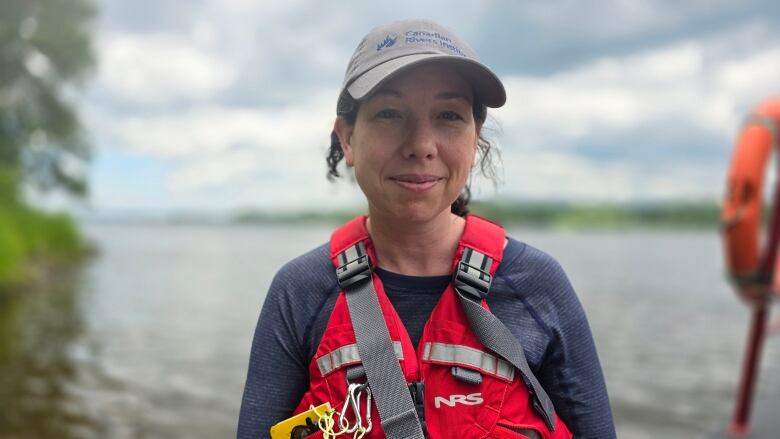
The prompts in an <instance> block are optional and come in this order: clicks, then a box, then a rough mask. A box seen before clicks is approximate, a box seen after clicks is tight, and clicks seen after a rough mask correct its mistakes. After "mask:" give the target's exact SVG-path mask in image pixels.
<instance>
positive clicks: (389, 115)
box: [374, 108, 401, 119]
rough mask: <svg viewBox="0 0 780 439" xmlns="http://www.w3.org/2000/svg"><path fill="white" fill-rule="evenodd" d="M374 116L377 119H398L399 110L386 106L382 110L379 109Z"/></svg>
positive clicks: (399, 116)
mask: <svg viewBox="0 0 780 439" xmlns="http://www.w3.org/2000/svg"><path fill="white" fill-rule="evenodd" d="M374 117H375V118H377V119H400V118H401V112H400V111H398V110H393V109H390V108H386V109H384V110H379V111H378V112H377V113H376V115H375V116H374Z"/></svg>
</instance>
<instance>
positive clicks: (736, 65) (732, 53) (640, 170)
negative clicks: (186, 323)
mask: <svg viewBox="0 0 780 439" xmlns="http://www.w3.org/2000/svg"><path fill="white" fill-rule="evenodd" d="M98 6H99V9H100V16H99V18H98V22H97V23H96V32H95V49H96V54H97V58H98V66H97V70H96V74H95V76H94V77H93V78H92V81H91V82H90V83H89V84H88V86H87V88H86V89H85V90H84V93H83V95H82V96H81V97H80V100H79V105H80V107H81V112H82V116H83V119H84V123H85V125H86V127H87V129H88V131H89V133H90V136H91V138H92V142H93V145H94V150H95V154H94V159H93V162H92V164H91V167H90V185H91V198H90V201H89V203H88V204H89V207H90V209H92V210H94V211H96V212H120V211H157V212H172V211H207V212H225V211H235V210H239V209H248V208H251V209H262V210H284V211H290V210H293V211H295V210H304V209H312V208H316V209H323V208H333V209H339V208H344V207H350V206H355V205H359V204H360V203H361V201H362V195H361V193H360V191H359V189H358V188H357V185H356V184H355V183H354V182H353V181H352V180H351V179H350V178H349V177H346V178H342V179H341V181H339V182H336V183H329V182H328V181H327V180H326V178H325V174H326V166H325V160H324V158H325V154H326V149H327V146H328V144H329V135H330V131H331V127H332V124H333V120H334V118H335V106H336V97H337V95H338V93H339V87H340V84H341V82H342V78H343V75H344V70H345V69H346V65H347V62H348V60H349V57H350V55H351V54H352V51H353V50H354V48H355V47H356V46H357V43H358V42H359V41H360V39H361V38H362V37H363V35H365V34H366V33H367V32H368V31H369V30H370V29H371V28H373V27H375V26H377V25H380V24H384V23H387V22H389V21H393V20H397V19H404V18H413V17H420V18H429V19H432V20H434V21H437V22H439V23H441V24H442V25H444V26H445V27H447V28H449V29H451V30H453V31H455V32H456V33H457V34H459V35H460V36H461V37H462V38H463V39H465V40H466V41H467V42H468V43H469V44H470V45H471V46H472V47H473V48H474V49H475V50H476V51H477V53H478V54H479V56H480V58H481V60H482V61H483V62H484V63H485V64H487V65H488V66H490V67H491V68H492V69H493V70H494V71H495V72H496V73H497V74H498V75H499V77H500V78H501V79H502V81H503V82H504V85H505V87H506V89H507V96H508V101H507V104H506V105H505V106H504V107H503V108H501V109H498V110H492V111H491V112H490V116H489V118H490V119H489V126H488V128H489V133H490V134H489V137H490V138H491V139H492V140H494V141H495V142H496V143H497V144H498V147H499V149H500V151H501V157H502V166H501V171H500V173H499V177H500V178H499V182H498V184H493V183H491V182H490V181H488V180H486V179H485V178H480V177H479V176H475V177H474V179H473V186H474V189H475V198H476V199H478V200H499V201H501V200H513V201H515V200H520V201H523V200H530V201H571V202H587V203H593V202H596V203H602V202H607V203H613V202H618V203H620V202H647V201H651V202H654V201H670V200H671V201H676V200H717V199H719V197H720V196H721V194H722V193H723V187H724V180H725V173H726V168H727V165H728V160H729V157H730V153H731V149H732V144H733V141H734V139H735V136H736V135H737V132H738V130H739V128H740V125H741V123H742V121H743V120H744V118H745V117H746V116H747V115H748V114H749V112H750V109H751V108H753V107H754V106H755V105H756V104H758V103H759V102H761V101H762V100H764V99H766V98H768V97H770V96H776V95H780V2H776V1H771V0H769V1H739V2H735V1H721V0H707V1H687V2H673V1H638V0H637V1H630V0H623V1H600V0H596V1H587V2H583V1H573V0H572V1H549V2H542V1H509V0H507V1H452V0H451V1H446V2H442V1H429V2H420V1H405V0H404V1H401V0H396V1H393V2H381V3H380V2H367V1H338V0H334V1H331V2H310V1H309V2H305V1H301V0H289V1H283V2H280V1H274V2H270V1H264V0H219V1H217V0H197V1H188V2H181V1H174V0H137V1H133V2H127V1H122V0H103V1H101V2H99V3H98Z"/></svg>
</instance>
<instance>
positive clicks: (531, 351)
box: [488, 239, 616, 439]
mask: <svg viewBox="0 0 780 439" xmlns="http://www.w3.org/2000/svg"><path fill="white" fill-rule="evenodd" d="M490 294H491V296H490V297H489V298H488V304H489V305H490V308H491V311H492V312H493V313H494V314H495V315H496V316H497V317H498V318H499V319H500V320H501V321H502V322H503V323H504V324H505V325H507V327H509V329H510V331H512V333H513V334H515V336H516V337H517V338H518V339H519V340H520V341H521V344H522V345H523V348H524V350H525V351H526V356H527V357H528V361H529V363H530V365H531V367H532V368H533V369H534V372H535V373H536V374H537V377H538V378H539V381H540V382H541V383H542V385H543V387H544V388H545V390H546V391H547V393H548V394H549V396H550V399H551V400H552V402H553V404H554V405H555V408H556V412H557V413H558V415H559V416H560V417H561V419H562V420H563V421H564V422H565V423H566V425H567V426H568V427H569V429H570V430H571V431H572V433H573V434H574V437H575V438H598V439H610V438H614V437H616V434H615V427H614V422H613V419H612V412H611V409H610V405H609V398H608V396H607V390H606V386H605V384H604V377H603V375H602V371H601V365H600V364H599V359H598V356H597V353H596V347H595V344H594V341H593V337H592V335H591V332H590V327H589V326H588V322H587V319H586V317H585V312H584V310H583V308H582V305H581V304H580V301H579V299H578V298H577V295H576V293H575V292H574V289H573V288H572V286H571V284H570V283H569V280H568V278H567V277H566V274H565V273H564V272H563V269H562V268H561V266H560V265H559V264H558V262H557V261H556V260H555V259H553V258H552V257H550V256H549V255H547V254H546V253H544V252H542V251H540V250H538V249H536V248H534V247H531V246H529V245H526V244H524V243H521V242H518V241H515V240H512V239H510V241H509V244H508V245H507V248H506V249H505V254H504V261H503V262H502V264H501V267H500V268H499V271H498V273H496V279H495V281H494V285H493V288H492V289H491V293H490Z"/></svg>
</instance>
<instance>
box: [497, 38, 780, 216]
mask: <svg viewBox="0 0 780 439" xmlns="http://www.w3.org/2000/svg"><path fill="white" fill-rule="evenodd" d="M727 37H728V36H727V35H722V36H720V37H718V39H714V40H701V41H682V42H678V43H676V44H673V45H670V46H667V47H661V48H656V49H653V50H648V51H644V52H640V53H637V54H632V55H629V56H624V57H603V58H600V59H595V60H592V61H591V62H589V63H587V64H585V65H582V66H580V67H578V68H575V69H571V70H568V71H564V72H559V73H555V74H551V75H546V76H511V77H508V78H505V84H506V86H507V90H508V95H509V101H508V105H507V106H506V107H505V108H503V109H500V110H499V111H497V112H495V114H496V115H497V118H498V120H499V121H500V122H501V125H502V127H503V131H504V136H503V138H502V139H501V140H502V144H503V145H505V148H504V149H505V150H504V165H505V174H506V183H507V184H506V186H505V187H504V188H503V190H501V193H503V194H505V195H510V196H521V197H531V198H535V197H553V198H571V199H598V200H610V199H611V200H628V199H632V198H634V199H635V198H669V197H671V198H680V197H710V198H711V197H716V196H718V195H719V194H720V193H721V190H722V183H721V181H720V180H721V179H722V178H723V174H724V173H725V163H726V160H727V159H728V151H730V147H731V142H732V139H733V138H734V136H735V135H736V132H737V130H738V128H739V126H740V123H741V121H742V120H743V118H744V117H745V116H746V114H747V112H748V111H749V109H750V108H751V107H752V106H753V105H755V104H757V103H758V102H759V101H760V100H762V99H764V98H766V97H768V96H771V95H773V94H777V92H779V91H780V89H779V88H778V87H777V85H776V78H777V77H778V76H779V75H780V46H777V45H775V46H774V47H772V46H769V47H759V48H758V49H754V50H751V49H749V48H745V47H742V48H739V50H736V49H733V50H730V51H727V52H724V50H723V49H724V48H723V47H722V46H721V45H720V43H721V40H722V39H724V38H727Z"/></svg>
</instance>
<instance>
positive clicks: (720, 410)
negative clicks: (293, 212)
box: [0, 225, 780, 439]
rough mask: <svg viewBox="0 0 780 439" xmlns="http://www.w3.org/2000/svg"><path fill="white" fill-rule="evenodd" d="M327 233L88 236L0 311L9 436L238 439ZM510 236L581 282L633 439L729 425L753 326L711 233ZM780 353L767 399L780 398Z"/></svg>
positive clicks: (107, 229) (2, 405)
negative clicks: (286, 304) (262, 323)
mask: <svg viewBox="0 0 780 439" xmlns="http://www.w3.org/2000/svg"><path fill="white" fill-rule="evenodd" d="M330 229H331V228H330V227H329V226H324V225H323V226H306V227H286V226H241V227H234V226H231V227H227V226H225V227H222V226H175V227H174V226H149V225H143V226H119V225H89V226H86V227H85V233H86V234H87V235H88V236H89V237H90V239H91V240H92V241H94V242H95V244H96V245H97V246H98V247H99V248H100V253H99V255H98V256H97V257H96V258H95V259H94V260H93V261H91V262H90V263H88V264H86V265H85V266H84V267H83V268H82V269H80V270H75V272H71V273H64V274H61V275H60V276H59V277H58V278H57V279H56V282H52V286H51V288H49V289H48V290H46V291H29V292H24V294H15V295H12V296H10V297H6V298H5V299H2V300H0V437H2V438H37V437H41V438H52V437H56V438H174V437H176V438H179V437H181V438H185V437H186V438H228V437H234V436H235V424H236V419H237V416H238V410H239V405H240V401H241V393H242V390H243V384H244V379H245V375H246V367H247V361H248V354H249V347H250V342H251V338H252V334H253V331H254V326H255V322H256V319H257V316H258V313H259V310H260V307H261V305H262V302H263V298H264V295H265V291H266V289H267V288H268V285H269V283H270V280H271V277H272V276H273V274H274V272H275V271H276V270H277V268H278V267H279V266H280V265H281V264H283V263H284V262H285V261H287V260H289V259H290V258H292V257H294V256H295V255H298V254H300V253H302V252H304V251H306V250H308V249H310V248H312V247H313V246H315V245H318V244H320V243H322V242H324V241H325V240H327V238H328V235H329V233H330ZM510 234H511V235H512V236H514V237H516V238H518V239H521V240H523V241H526V242H528V243H530V244H532V245H534V246H536V247H539V248H541V249H543V250H545V251H547V252H548V253H550V254H552V255H553V256H554V257H555V258H557V259H558V260H559V261H560V262H561V264H562V265H563V267H564V269H565V270H566V272H567V273H568V275H569V277H570V279H571V281H572V283H573V284H574V286H575V289H576V290H577V292H578V294H579V297H580V299H581V301H582V303H583V305H584V307H585V309H586V311H587V313H588V316H589V319H590V324H591V327H592V330H593V333H594V336H595V339H596V344H597V347H598V350H599V354H600V357H601V362H602V366H603V369H604V373H605V376H606V380H607V385H608V388H609V393H610V399H611V402H612V407H613V411H614V415H615V420H616V424H617V428H618V434H619V436H620V437H621V438H629V439H632V438H636V439H642V438H656V437H665V438H697V437H705V435H706V433H707V432H712V431H715V430H717V429H719V428H722V427H723V426H725V425H726V424H727V423H728V420H729V416H730V414H731V410H732V405H733V394H734V391H735V388H736V383H737V378H738V374H739V366H740V364H741V357H742V352H743V342H744V339H745V335H746V331H747V325H748V316H749V313H748V309H747V307H745V306H744V305H742V304H741V303H740V302H739V301H738V300H737V298H736V297H735V296H734V294H733V293H732V291H731V290H730V288H729V286H728V285H727V284H726V282H725V281H724V277H723V274H722V273H723V268H722V254H721V247H720V241H719V237H718V236H717V234H716V233H715V232H714V231H701V232H698V231H629V232H612V231H578V232H560V231H543V230H527V229H515V230H510ZM269 250H273V251H269ZM778 339H779V337H774V338H769V339H768V343H767V346H766V350H765V351H764V361H763V369H764V370H763V373H762V376H761V381H760V385H761V390H760V393H761V394H763V395H777V394H778V393H780V376H779V375H780V373H778V372H780V368H778V367H777V365H778V364H780V349H778Z"/></svg>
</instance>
